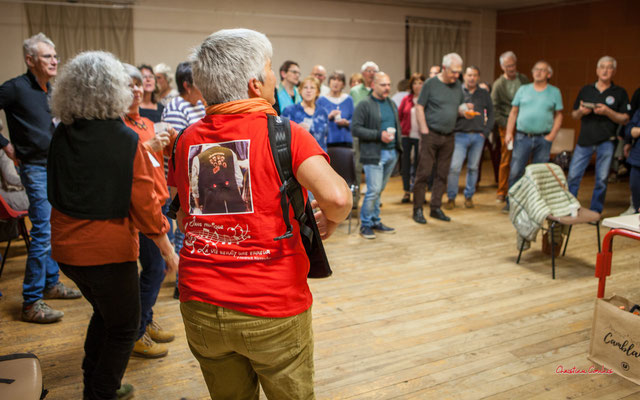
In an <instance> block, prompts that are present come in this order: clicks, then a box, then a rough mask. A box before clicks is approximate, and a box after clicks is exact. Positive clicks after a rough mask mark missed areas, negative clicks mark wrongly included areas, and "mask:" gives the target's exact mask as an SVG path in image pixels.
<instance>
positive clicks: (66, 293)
mask: <svg viewBox="0 0 640 400" xmlns="http://www.w3.org/2000/svg"><path fill="white" fill-rule="evenodd" d="M42 294H43V297H44V298H45V299H79V298H80V297H82V293H80V291H79V290H78V289H72V288H70V287H67V286H65V285H64V284H63V283H62V282H60V281H58V283H56V284H55V285H53V286H50V287H48V288H46V289H44V292H43V293H42Z"/></svg>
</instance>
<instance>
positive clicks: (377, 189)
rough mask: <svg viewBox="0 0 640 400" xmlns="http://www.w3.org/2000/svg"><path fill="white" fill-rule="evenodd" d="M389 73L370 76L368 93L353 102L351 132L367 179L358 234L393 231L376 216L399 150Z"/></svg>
mask: <svg viewBox="0 0 640 400" xmlns="http://www.w3.org/2000/svg"><path fill="white" fill-rule="evenodd" d="M390 92H391V80H390V79H389V75H387V74H385V73H384V72H378V73H376V74H375V75H374V77H373V85H372V91H371V96H368V97H366V98H365V99H364V100H362V101H361V102H360V103H358V105H357V106H356V109H355V111H354V112H353V119H352V121H351V133H352V134H353V136H355V137H357V138H358V139H359V140H360V161H361V162H362V164H363V169H364V175H365V179H366V182H367V193H366V194H365V196H364V200H363V202H362V209H361V211H360V222H361V227H360V236H362V237H363V238H365V239H375V238H376V232H377V233H395V229H393V228H390V227H388V226H386V225H384V224H383V223H382V221H381V220H380V195H381V194H382V191H383V190H384V188H385V186H386V184H387V182H388V181H389V177H390V176H391V172H392V171H393V168H394V167H395V165H396V162H397V161H398V156H399V154H400V153H401V152H402V149H401V147H400V136H399V134H400V120H399V119H398V109H397V108H396V105H395V104H394V102H393V101H391V99H389V93H390Z"/></svg>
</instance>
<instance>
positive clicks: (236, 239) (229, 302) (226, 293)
mask: <svg viewBox="0 0 640 400" xmlns="http://www.w3.org/2000/svg"><path fill="white" fill-rule="evenodd" d="M315 155H323V156H324V157H325V158H326V159H327V160H328V156H327V155H326V154H325V153H324V152H323V151H322V149H321V148H320V146H319V145H318V143H317V142H316V140H315V139H314V138H313V136H311V135H310V134H309V133H308V132H306V131H305V130H304V129H302V128H301V127H299V126H298V125H297V124H295V123H293V122H292V123H291V157H292V162H293V172H294V174H295V173H296V171H297V170H298V167H299V166H300V164H302V162H303V161H304V160H306V159H307V158H309V157H312V156H315ZM175 161H176V162H175V171H174V170H173V168H169V184H170V185H172V184H175V185H172V186H175V187H177V188H178V194H179V196H180V206H181V208H182V209H183V210H184V211H185V212H186V213H187V217H185V219H184V220H183V224H184V225H185V229H186V235H185V239H184V246H183V247H182V250H181V251H180V272H179V275H180V301H182V302H185V301H190V300H196V301H202V302H206V303H211V304H215V305H218V306H221V307H225V308H230V309H233V310H237V311H241V312H244V313H246V314H250V315H256V316H261V317H272V318H278V317H289V316H292V315H297V314H299V313H301V312H303V311H305V310H307V309H308V308H309V307H310V306H311V303H312V297H311V292H310V290H309V286H308V285H307V273H308V272H309V260H308V259H307V256H306V253H305V251H304V246H303V244H302V241H301V239H300V230H299V227H298V223H297V222H296V221H295V219H294V217H293V211H292V210H290V212H289V218H290V220H291V222H292V226H293V238H290V239H282V240H279V241H274V240H273V239H274V238H275V237H277V236H280V235H282V234H283V233H285V231H286V226H285V223H284V220H283V218H282V208H281V206H280V192H279V188H280V186H281V182H280V178H279V176H278V172H277V170H276V167H275V163H274V161H273V156H272V154H271V148H270V146H269V137H268V130H267V118H266V115H265V114H264V113H251V114H233V115H208V116H206V117H205V118H203V119H202V120H200V121H199V122H197V123H195V124H193V125H191V126H190V127H189V128H187V130H186V131H185V133H184V134H183V135H182V136H181V138H180V140H179V142H178V146H177V148H176V154H175ZM304 195H305V199H306V197H307V194H306V191H305V193H304Z"/></svg>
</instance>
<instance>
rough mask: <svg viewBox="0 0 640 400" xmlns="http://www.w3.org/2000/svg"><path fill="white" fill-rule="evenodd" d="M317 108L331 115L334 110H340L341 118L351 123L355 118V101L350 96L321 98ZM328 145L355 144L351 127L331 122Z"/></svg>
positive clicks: (317, 102)
mask: <svg viewBox="0 0 640 400" xmlns="http://www.w3.org/2000/svg"><path fill="white" fill-rule="evenodd" d="M316 106H319V107H322V108H324V109H325V111H326V112H327V114H330V113H331V111H333V110H339V111H340V118H342V119H346V120H348V121H349V123H351V118H352V117H353V99H352V98H351V96H349V95H346V94H345V95H343V96H341V97H340V98H337V99H336V98H333V97H325V96H321V97H320V98H319V99H318V101H316ZM327 143H328V144H332V143H353V137H352V136H351V130H350V129H349V126H340V125H338V124H336V122H335V120H333V121H331V120H330V121H329V135H328V137H327Z"/></svg>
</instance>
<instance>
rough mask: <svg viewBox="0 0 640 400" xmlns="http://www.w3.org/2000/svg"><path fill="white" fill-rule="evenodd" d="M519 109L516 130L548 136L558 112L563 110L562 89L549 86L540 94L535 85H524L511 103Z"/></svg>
mask: <svg viewBox="0 0 640 400" xmlns="http://www.w3.org/2000/svg"><path fill="white" fill-rule="evenodd" d="M511 105H512V106H516V107H519V109H518V119H517V120H516V130H518V131H521V132H525V133H529V134H547V133H549V132H551V128H552V127H553V118H554V117H555V112H556V111H561V110H562V95H561V94H560V89H558V88H557V87H555V86H553V85H549V84H547V87H546V88H544V90H543V91H541V92H538V91H537V90H536V89H535V88H534V87H533V83H529V84H527V85H522V86H520V88H519V89H518V91H517V92H516V95H515V96H514V97H513V101H512V102H511Z"/></svg>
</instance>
